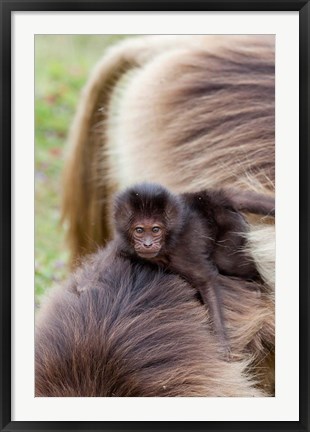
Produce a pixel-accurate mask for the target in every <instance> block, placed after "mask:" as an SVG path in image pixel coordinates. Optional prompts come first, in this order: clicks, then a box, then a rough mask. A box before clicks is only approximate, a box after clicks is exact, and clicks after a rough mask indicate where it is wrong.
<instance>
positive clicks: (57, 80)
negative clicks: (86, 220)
mask: <svg viewBox="0 0 310 432" xmlns="http://www.w3.org/2000/svg"><path fill="white" fill-rule="evenodd" d="M122 37H123V36H101V35H94V36H92V35H90V36H88V35H86V36H84V35H37V36H36V37H35V203H36V204H35V257H36V263H35V295H36V302H37V303H39V302H40V296H41V295H42V294H43V293H44V292H45V291H46V290H47V289H48V288H50V287H52V286H53V285H55V284H58V283H60V282H61V281H62V280H63V279H64V278H65V277H66V274H67V261H68V250H67V248H66V245H65V241H64V237H65V233H64V228H63V227H62V226H61V224H60V200H61V174H62V170H63V163H64V151H65V146H66V140H67V135H68V130H69V128H70V124H71V121H72V119H73V116H74V113H75V110H76V107H77V103H78V99H79V95H80V91H81V89H82V87H83V86H84V85H85V83H86V80H87V77H88V75H89V72H90V70H91V68H92V67H93V66H94V65H95V63H96V62H97V61H98V60H99V58H100V57H101V55H102V54H103V52H104V50H105V49H106V48H107V47H108V46H109V45H110V44H112V43H115V42H116V41H117V40H118V39H120V38H122Z"/></svg>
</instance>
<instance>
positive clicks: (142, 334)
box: [35, 243, 272, 397]
mask: <svg viewBox="0 0 310 432" xmlns="http://www.w3.org/2000/svg"><path fill="white" fill-rule="evenodd" d="M224 279H225V278H224ZM227 280H228V281H229V286H227V290H225V307H226V308H225V313H227V317H228V322H229V327H228V329H229V331H230V332H231V335H232V338H231V343H232V346H233V347H234V353H235V355H236V358H237V360H236V361H235V362H231V363H226V362H225V361H224V360H223V359H222V358H221V356H220V355H219V350H218V348H219V347H218V345H217V342H216V340H215V336H214V334H213V333H212V332H211V330H210V328H211V326H210V325H209V322H208V319H207V315H206V312H205V308H204V307H203V305H202V304H201V302H200V301H199V300H198V299H197V296H196V291H195V290H194V289H192V288H191V287H190V286H189V285H187V284H186V282H185V281H183V280H182V279H180V278H179V277H178V276H176V275H172V274H167V273H166V274H165V273H164V272H163V271H162V270H160V269H158V268H155V267H152V266H151V265H148V264H146V265H143V266H141V265H139V264H133V263H132V262H131V261H130V260H127V259H124V258H120V257H117V256H116V255H115V251H114V250H113V243H112V244H111V245H110V246H109V247H108V248H107V249H106V250H100V251H99V252H98V253H97V254H95V255H93V256H92V257H90V258H89V259H88V261H87V262H86V263H84V264H83V266H82V268H80V269H79V270H78V271H77V272H76V273H75V274H73V276H72V277H71V279H70V281H69V283H68V285H67V286H66V288H65V289H61V290H58V291H57V292H56V293H54V295H53V297H52V298H51V299H50V300H49V301H48V302H47V303H46V305H45V306H43V307H42V310H41V312H40V315H39V317H38V319H37V323H36V347H35V372H36V379H35V389H36V391H35V393H36V396H52V397H56V396H58V397H61V396H66V397H72V396H239V397H246V396H247V397H249V396H250V397H252V396H265V395H268V392H264V390H262V389H259V388H258V387H257V386H255V381H254V378H249V367H250V366H249V361H245V359H244V354H242V351H243V346H247V350H248V359H250V358H251V353H253V352H254V346H253V341H251V340H249V339H247V335H246V334H244V333H243V334H242V333H241V332H240V329H239V328H238V327H239V319H240V320H241V322H242V321H243V320H249V319H252V317H249V316H248V315H247V313H248V311H249V310H250V309H249V304H250V305H251V306H255V307H256V308H257V310H258V311H259V313H260V321H261V322H260V324H259V325H262V327H261V330H260V332H258V333H257V334H256V335H255V337H254V340H255V343H257V344H261V343H264V342H263V339H264V338H266V337H267V338H268V337H270V336H271V338H272V332H271V331H270V330H271V329H270V328H268V325H266V324H264V323H266V322H267V321H268V318H269V317H268V316H267V315H268V314H269V310H268V308H266V306H265V304H264V301H263V299H262V298H260V297H258V296H257V293H256V292H255V289H254V290H251V289H249V287H246V286H245V287H244V289H243V290H242V289H241V288H240V284H235V283H234V281H233V280H229V279H227ZM243 283H244V284H246V283H245V282H243ZM249 285H251V284H249ZM241 295H242V296H243V297H244V301H243V302H239V308H238V309H236V310H234V311H230V310H229V308H230V304H231V302H233V301H234V296H241ZM266 314H267V315H266ZM270 342H272V341H270ZM240 347H242V349H241V355H240V353H239V355H238V352H239V351H240ZM238 357H240V358H241V360H238ZM254 372H255V370H254ZM258 381H259V377H257V378H256V384H257V382H258Z"/></svg>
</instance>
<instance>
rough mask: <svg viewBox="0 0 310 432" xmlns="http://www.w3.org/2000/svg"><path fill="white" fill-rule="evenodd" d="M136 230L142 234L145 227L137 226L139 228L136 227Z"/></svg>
mask: <svg viewBox="0 0 310 432" xmlns="http://www.w3.org/2000/svg"><path fill="white" fill-rule="evenodd" d="M135 231H136V232H137V233H138V234H142V233H143V231H144V229H143V228H142V227H137V228H136V229H135Z"/></svg>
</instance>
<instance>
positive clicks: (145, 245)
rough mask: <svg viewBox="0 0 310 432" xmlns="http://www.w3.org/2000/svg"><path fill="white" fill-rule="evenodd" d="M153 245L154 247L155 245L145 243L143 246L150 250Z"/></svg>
mask: <svg viewBox="0 0 310 432" xmlns="http://www.w3.org/2000/svg"><path fill="white" fill-rule="evenodd" d="M152 245H153V243H149V242H147V243H143V246H144V247H146V248H150V247H151V246H152Z"/></svg>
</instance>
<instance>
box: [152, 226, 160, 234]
mask: <svg viewBox="0 0 310 432" xmlns="http://www.w3.org/2000/svg"><path fill="white" fill-rule="evenodd" d="M152 231H153V233H159V231H160V228H159V227H153V228H152Z"/></svg>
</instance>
